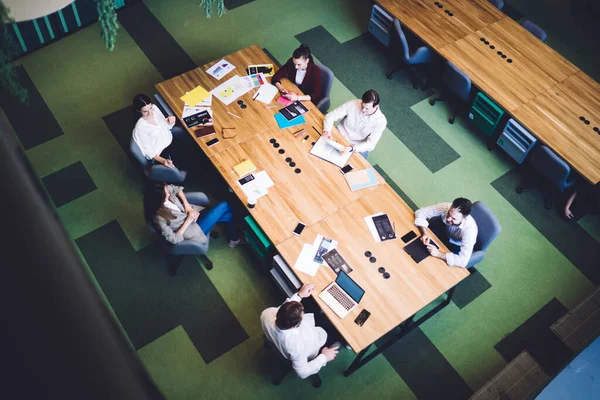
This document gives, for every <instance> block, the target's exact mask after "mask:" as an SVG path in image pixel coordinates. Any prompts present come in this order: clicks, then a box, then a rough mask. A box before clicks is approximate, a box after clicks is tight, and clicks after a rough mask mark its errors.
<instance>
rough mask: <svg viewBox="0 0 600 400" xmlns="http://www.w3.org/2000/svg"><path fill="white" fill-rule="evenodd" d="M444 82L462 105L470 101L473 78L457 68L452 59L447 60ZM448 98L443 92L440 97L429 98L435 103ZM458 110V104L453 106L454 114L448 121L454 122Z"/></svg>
mask: <svg viewBox="0 0 600 400" xmlns="http://www.w3.org/2000/svg"><path fill="white" fill-rule="evenodd" d="M442 82H443V83H444V87H445V88H446V89H448V91H449V92H451V93H452V97H456V98H457V99H458V100H459V101H460V104H461V106H465V105H467V104H468V103H469V100H470V98H471V78H469V76H468V75H467V74H465V73H464V72H462V71H461V70H460V69H458V68H456V66H455V65H454V64H452V63H451V62H450V61H447V62H446V66H445V68H444V74H443V76H442ZM447 98H448V96H447V95H445V94H443V95H442V96H440V97H437V98H431V99H429V104H430V105H434V104H435V103H436V102H437V101H444V100H446V99H447ZM456 111H457V106H454V107H452V115H451V116H450V118H448V122H449V123H451V124H453V123H454V119H455V118H456Z"/></svg>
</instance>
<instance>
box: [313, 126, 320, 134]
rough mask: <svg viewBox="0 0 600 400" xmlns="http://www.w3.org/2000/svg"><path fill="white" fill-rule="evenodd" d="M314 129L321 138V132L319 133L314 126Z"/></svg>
mask: <svg viewBox="0 0 600 400" xmlns="http://www.w3.org/2000/svg"><path fill="white" fill-rule="evenodd" d="M313 129H314V130H315V132H317V133H318V134H319V136H321V132H319V131H318V130H317V128H315V127H314V126H313Z"/></svg>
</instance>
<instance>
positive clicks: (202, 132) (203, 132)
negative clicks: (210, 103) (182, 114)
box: [194, 125, 215, 139]
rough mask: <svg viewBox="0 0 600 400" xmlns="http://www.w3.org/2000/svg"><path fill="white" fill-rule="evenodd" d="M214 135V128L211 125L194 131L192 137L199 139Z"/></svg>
mask: <svg viewBox="0 0 600 400" xmlns="http://www.w3.org/2000/svg"><path fill="white" fill-rule="evenodd" d="M214 134H215V127H214V126H212V125H207V126H203V127H201V128H198V129H196V130H194V136H196V139H200V138H203V137H206V136H210V135H214Z"/></svg>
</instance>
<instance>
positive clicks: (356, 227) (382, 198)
mask: <svg viewBox="0 0 600 400" xmlns="http://www.w3.org/2000/svg"><path fill="white" fill-rule="evenodd" d="M377 212H384V213H386V214H388V215H389V217H390V220H391V221H393V222H394V223H395V226H396V231H397V232H398V234H397V235H398V237H397V239H395V240H390V241H385V242H380V243H378V242H375V240H374V239H373V237H372V235H371V233H370V231H369V230H368V228H367V225H366V223H365V221H364V219H363V218H364V217H366V216H368V215H373V214H375V213H377ZM414 218H415V217H414V213H413V211H412V210H411V209H410V208H409V207H408V206H407V205H406V203H404V201H403V200H402V199H401V198H400V197H399V196H398V195H397V194H396V193H395V192H394V191H393V190H392V188H390V186H389V185H387V184H383V185H379V186H377V189H376V190H373V191H371V192H370V193H367V194H365V195H364V196H362V197H360V198H359V199H357V200H355V201H352V202H351V203H350V204H348V205H347V206H346V207H344V208H343V209H341V210H339V211H337V212H336V213H334V214H331V215H330V216H328V217H326V218H325V219H323V220H321V221H319V222H318V223H316V224H314V225H312V226H310V227H307V228H306V229H305V230H304V232H303V233H302V236H301V237H292V238H290V239H288V240H286V241H284V242H283V243H280V244H279V245H277V246H276V247H277V250H278V251H279V253H280V254H281V255H282V257H283V258H284V259H285V260H286V261H287V262H288V264H290V265H293V264H294V263H295V261H296V259H297V258H298V256H299V254H300V252H301V250H302V245H303V243H312V242H313V241H314V239H315V237H316V236H317V235H318V234H321V235H323V236H325V237H329V238H332V239H334V240H337V241H338V242H339V244H338V246H337V249H338V251H339V252H340V254H341V255H342V257H344V259H345V260H346V261H347V262H348V264H349V265H350V266H351V267H352V268H353V269H354V271H353V272H351V273H350V277H351V278H352V279H354V280H355V281H356V283H357V284H358V285H359V286H361V287H362V288H363V289H364V290H365V295H364V296H363V298H362V300H361V302H360V303H359V305H358V307H356V308H355V309H354V310H353V311H352V312H351V313H350V314H348V316H347V317H346V318H344V319H340V318H339V317H338V316H337V315H336V314H335V313H334V312H333V311H332V310H331V309H330V308H329V307H328V306H327V305H325V304H324V303H323V302H322V301H321V299H320V298H319V293H320V292H321V291H322V290H323V289H324V288H325V287H327V285H329V284H330V283H331V282H332V281H333V280H335V273H334V272H333V271H332V270H331V268H329V267H327V266H321V267H319V270H318V272H317V274H316V275H315V276H314V277H312V276H310V275H307V274H305V273H302V272H299V271H295V272H296V275H297V276H298V278H299V279H300V280H301V281H302V282H303V283H306V282H310V283H314V284H315V285H316V289H315V290H314V291H313V294H312V296H313V298H314V299H315V300H316V302H317V303H318V304H319V306H320V307H321V309H323V311H324V312H325V314H326V315H327V317H328V318H329V320H330V321H331V322H332V323H333V325H334V326H335V327H336V328H337V330H338V331H339V332H340V333H341V334H342V336H344V339H346V341H347V342H348V344H349V345H350V346H351V347H352V349H353V350H354V351H355V352H357V353H359V356H358V357H357V360H359V361H358V364H360V360H361V357H363V356H364V355H365V353H366V351H367V350H368V348H369V346H370V345H371V344H372V343H374V342H375V341H376V340H377V339H379V338H381V337H382V336H384V335H385V334H386V333H388V332H390V331H391V330H392V329H394V328H395V327H397V326H399V325H400V324H402V323H403V322H405V321H409V320H410V319H411V317H412V316H413V315H414V314H415V313H417V312H418V311H419V310H421V309H422V308H423V307H425V306H426V305H427V304H429V303H431V302H432V301H433V300H435V299H437V298H438V297H440V296H441V295H442V294H444V293H445V292H447V291H448V290H450V289H451V288H453V287H454V286H455V285H456V284H457V283H458V282H460V281H461V280H462V279H464V278H465V277H467V276H468V275H469V272H468V271H467V270H466V269H463V268H456V267H449V266H448V265H447V264H446V262H445V261H443V260H440V259H438V258H434V257H427V258H426V259H425V260H423V261H421V262H420V263H419V264H416V263H415V262H414V261H413V259H412V258H411V257H410V256H409V255H408V254H407V253H406V252H405V251H404V250H403V247H404V246H405V245H406V244H405V243H404V242H402V240H400V237H401V236H403V235H404V234H405V233H407V232H408V231H410V230H413V231H415V233H418V232H419V231H418V228H417V227H416V226H415V225H414ZM415 240H419V239H415ZM434 240H435V241H436V243H438V244H440V245H441V249H442V250H444V251H448V250H447V249H446V248H445V246H444V245H443V244H442V243H441V242H440V240H439V239H437V238H434ZM366 251H370V252H371V253H372V255H373V256H374V257H375V258H376V259H377V261H376V262H375V263H371V262H370V261H369V259H368V258H367V257H366V256H365V255H364V253H365V252H366ZM379 267H384V268H385V270H386V272H389V273H390V275H391V276H390V278H389V279H384V278H383V275H382V274H381V273H379V272H378V268H379ZM447 301H449V298H448V299H447ZM446 304H447V303H446ZM442 305H445V304H442ZM440 308H442V307H440ZM362 309H367V310H368V311H370V312H371V316H370V317H369V319H368V320H367V322H366V323H365V324H364V325H363V326H362V327H359V326H358V325H356V324H355V323H354V319H355V318H356V317H357V316H358V314H359V313H360V311H361V310H362ZM438 310H439V309H438ZM438 310H436V311H438ZM432 315H433V313H432ZM377 354H378V353H377ZM375 355H376V354H375ZM358 364H355V367H356V368H357V367H359V366H360V365H358ZM356 368H354V369H352V367H351V368H350V369H349V370H350V371H349V373H352V372H353V371H354V370H355V369H356ZM349 373H348V374H349Z"/></svg>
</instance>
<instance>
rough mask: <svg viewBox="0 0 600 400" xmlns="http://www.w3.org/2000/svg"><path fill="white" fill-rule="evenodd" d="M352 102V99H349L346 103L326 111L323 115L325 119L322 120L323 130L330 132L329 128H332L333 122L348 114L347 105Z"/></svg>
mask: <svg viewBox="0 0 600 400" xmlns="http://www.w3.org/2000/svg"><path fill="white" fill-rule="evenodd" d="M352 103H353V102H352V101H349V102H347V103H344V104H342V105H341V106H339V107H338V108H336V109H335V110H333V111H330V112H328V113H327V115H326V116H325V119H324V120H323V131H324V132H331V130H332V129H333V123H334V122H335V121H338V120H340V119H342V118H344V117H345V116H346V115H348V106H349V105H350V104H352Z"/></svg>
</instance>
